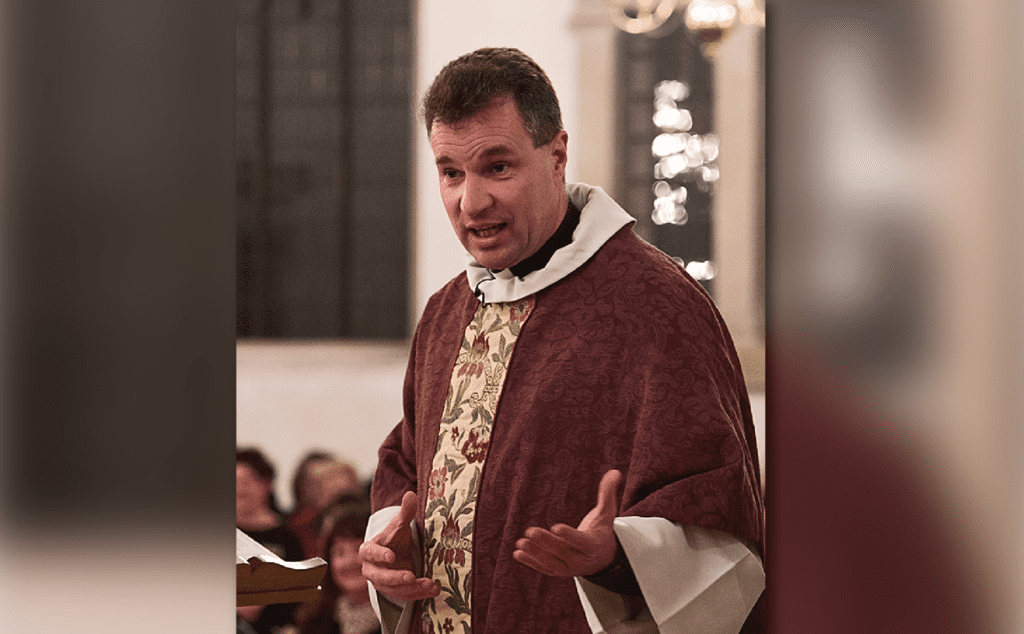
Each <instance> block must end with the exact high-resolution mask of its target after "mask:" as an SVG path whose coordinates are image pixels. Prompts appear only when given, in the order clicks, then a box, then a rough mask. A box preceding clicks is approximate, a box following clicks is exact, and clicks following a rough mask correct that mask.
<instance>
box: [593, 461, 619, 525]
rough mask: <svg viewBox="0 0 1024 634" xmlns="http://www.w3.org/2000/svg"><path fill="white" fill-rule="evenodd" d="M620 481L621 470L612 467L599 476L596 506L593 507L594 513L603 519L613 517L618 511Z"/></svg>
mask: <svg viewBox="0 0 1024 634" xmlns="http://www.w3.org/2000/svg"><path fill="white" fill-rule="evenodd" d="M620 482H622V472H620V471H618V470H616V469H612V470H610V471H608V472H606V473H605V474H604V475H603V476H602V477H601V484H599V485H598V486H597V506H596V507H594V512H595V515H597V516H598V517H601V518H604V519H609V518H610V519H614V518H615V516H616V514H618V512H619V483H620Z"/></svg>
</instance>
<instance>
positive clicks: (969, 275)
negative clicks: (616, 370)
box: [766, 0, 1024, 633]
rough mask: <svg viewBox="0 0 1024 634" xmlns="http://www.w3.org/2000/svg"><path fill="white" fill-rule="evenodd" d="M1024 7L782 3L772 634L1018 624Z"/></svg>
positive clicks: (776, 118)
mask: <svg viewBox="0 0 1024 634" xmlns="http://www.w3.org/2000/svg"><path fill="white" fill-rule="evenodd" d="M1022 17H1024V14H1022V12H1021V7H1020V6H1019V5H1018V4H1017V3H1012V2H981V3H963V2H955V1H940V2H931V1H929V2H925V1H923V0H900V1H895V2H889V1H886V2H872V1H869V2H811V1H802V0H793V1H782V2H776V3H772V2H769V11H768V19H767V25H768V26H767V32H768V34H767V41H768V53H767V59H768V64H767V76H768V87H769V90H768V100H767V104H766V108H767V113H768V115H767V121H768V124H767V131H768V138H769V141H768V157H767V161H766V163H767V166H766V168H767V182H768V192H769V210H768V214H767V216H768V223H767V228H766V231H767V236H768V238H767V244H768V245H769V246H768V282H767V283H768V289H769V292H768V298H769V299H768V302H769V308H768V314H767V320H768V325H769V345H768V372H767V385H768V396H767V436H768V440H767V447H768V448H767V453H768V460H767V465H768V466H767V472H768V475H767V482H768V483H769V485H768V489H769V492H768V493H767V496H766V508H767V509H768V518H769V522H768V525H769V533H768V542H769V549H768V552H767V555H766V556H767V561H768V563H767V566H766V568H767V571H768V579H769V581H768V587H769V588H770V590H769V592H770V593H771V602H770V605H771V619H770V623H771V627H770V631H775V632H787V633H794V632H797V633H803V632H823V631H828V632H851V633H852V632H867V631H893V632H896V631H899V632H967V631H969V632H1013V631H1020V628H1021V626H1022V625H1024V621H1022V612H1021V609H1022V608H1021V606H1022V605H1024V601H1022V599H1024V590H1022V584H1021V581H1022V579H1021V575H1022V571H1024V565H1022V563H1024V559H1022V549H1021V545H1020V542H1021V539H1020V535H1021V530H1022V528H1024V523H1022V522H1024V502H1022V501H1024V495H1022V484H1024V481H1022V472H1024V470H1022V468H1021V465H1022V464H1024V460H1022V450H1024V442H1022V440H1024V428H1022V425H1021V422H1022V420H1024V417H1022V416H1021V412H1022V405H1024V399H1022V396H1021V395H1022V393H1024V391H1022V389H1021V387H1022V385H1021V370H1022V367H1024V364H1022V355H1021V353H1022V343H1024V337H1022V334H1021V325H1022V324H1021V290H1022V288H1024V275H1022V272H1024V260H1022V258H1021V256H1020V252H1021V246H1022V215H1021V214H1020V207H1021V202H1022V196H1021V192H1022V190H1021V182H1022V179H1021V174H1024V171H1022V162H1021V151H1020V147H1021V140H1022V138H1024V134H1022V128H1021V119H1020V113H1021V112H1020V107H1021V104H1022V99H1021V97H1022V85H1021V81H1022V80H1021V77H1022V74H1021V70H1022V68H1021V66H1022V61H1024V55H1022V52H1024V51H1022V48H1021V44H1020V41H1021V39H1020V36H1021V29H1022V26H1024V24H1022Z"/></svg>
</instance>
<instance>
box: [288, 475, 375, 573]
mask: <svg viewBox="0 0 1024 634" xmlns="http://www.w3.org/2000/svg"><path fill="white" fill-rule="evenodd" d="M305 488H306V493H305V494H304V496H305V497H304V504H305V506H306V509H305V513H306V515H307V516H308V517H309V519H308V520H307V521H308V523H307V524H306V526H305V527H303V528H302V532H301V533H300V534H299V537H300V539H301V541H302V548H303V552H305V553H306V557H315V556H317V555H319V554H320V550H321V549H320V543H319V541H318V537H319V527H318V525H317V521H318V517H319V516H320V514H321V513H322V512H323V510H324V509H325V508H327V505H328V504H330V503H331V502H332V501H334V499H335V498H337V497H338V496H340V495H343V494H346V493H357V492H360V491H363V490H364V486H363V483H362V482H361V481H360V480H359V475H358V474H357V473H356V469H355V467H354V466H352V464H351V463H349V462H346V461H344V460H335V459H331V460H319V461H316V462H314V463H313V464H312V465H310V467H309V472H308V475H307V476H306V486H305Z"/></svg>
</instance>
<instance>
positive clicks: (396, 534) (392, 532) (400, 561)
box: [359, 491, 441, 601]
mask: <svg viewBox="0 0 1024 634" xmlns="http://www.w3.org/2000/svg"><path fill="white" fill-rule="evenodd" d="M417 505H418V502H417V499H416V493H415V492H413V491H407V492H406V493H405V496H403V497H402V507H401V509H400V510H399V511H398V515H396V516H395V517H393V518H391V521H390V522H388V525H387V526H385V527H384V530H382V531H381V532H380V533H378V534H377V535H376V536H375V537H373V538H372V539H370V541H367V542H363V545H362V546H360V547H359V559H360V560H362V562H363V576H364V577H366V579H367V581H369V582H370V583H372V584H373V587H374V588H375V589H376V590H377V592H381V593H383V594H385V595H387V596H388V597H391V598H392V599H400V600H403V601H415V600H417V599H426V598H427V597H436V596H437V595H438V594H439V593H440V592H441V590H440V589H439V588H438V587H437V586H435V585H434V582H433V581H431V580H430V579H427V578H425V577H420V578H417V577H416V573H415V570H414V566H413V558H412V530H411V529H410V527H409V524H410V523H411V522H412V520H413V518H415V517H416V507H417Z"/></svg>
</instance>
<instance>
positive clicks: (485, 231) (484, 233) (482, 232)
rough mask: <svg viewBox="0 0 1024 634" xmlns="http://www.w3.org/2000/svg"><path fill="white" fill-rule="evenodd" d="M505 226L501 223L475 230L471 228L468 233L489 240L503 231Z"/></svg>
mask: <svg viewBox="0 0 1024 634" xmlns="http://www.w3.org/2000/svg"><path fill="white" fill-rule="evenodd" d="M505 226H506V225H505V223H504V222H502V223H499V224H496V225H488V226H486V227H479V228H476V229H472V228H471V229H470V230H469V231H470V233H472V234H473V235H475V236H476V237H478V238H490V237H491V236H493V235H497V233H498V232H499V231H501V230H502V229H504V228H505Z"/></svg>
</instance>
